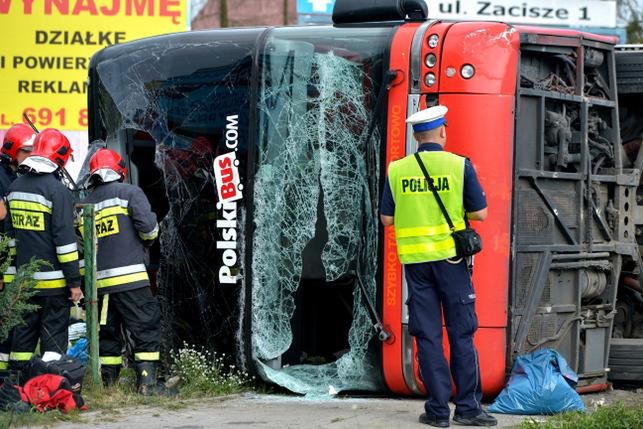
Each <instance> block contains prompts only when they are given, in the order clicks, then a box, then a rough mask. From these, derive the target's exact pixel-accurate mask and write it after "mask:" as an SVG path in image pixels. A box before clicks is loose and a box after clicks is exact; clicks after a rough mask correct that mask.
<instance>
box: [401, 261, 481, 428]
mask: <svg viewBox="0 0 643 429" xmlns="http://www.w3.org/2000/svg"><path fill="white" fill-rule="evenodd" d="M459 261H460V262H459V263H455V264H453V263H450V261H436V262H425V263H421V264H407V265H405V266H404V270H405V274H406V281H407V283H408V289H409V301H408V304H409V332H410V334H411V335H413V336H415V339H416V342H417V347H418V358H419V363H420V373H421V375H422V380H423V382H424V385H425V387H426V389H427V391H428V394H429V399H428V401H426V403H425V409H426V412H427V413H428V414H430V415H433V416H436V417H437V418H440V419H448V418H449V415H450V412H449V398H450V397H451V393H452V390H451V376H453V381H454V382H455V385H456V396H455V399H454V402H455V405H456V410H455V413H456V415H458V416H460V417H466V418H468V417H473V416H476V415H478V414H479V413H480V411H481V407H480V399H481V398H482V388H481V386H480V368H479V365H478V353H477V351H476V349H475V347H474V345H473V334H474V332H475V331H476V329H478V319H477V317H476V314H475V308H474V303H475V293H474V291H473V285H472V284H471V277H470V275H469V272H468V269H467V266H466V263H465V262H464V261H463V260H459ZM443 314H444V321H445V324H446V328H447V333H448V336H449V343H450V346H451V363H450V371H449V364H447V361H446V359H445V357H444V352H443V349H442V315H443Z"/></svg>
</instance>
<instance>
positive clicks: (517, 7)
mask: <svg viewBox="0 0 643 429" xmlns="http://www.w3.org/2000/svg"><path fill="white" fill-rule="evenodd" d="M426 3H427V5H428V6H429V17H430V18H438V19H453V20H460V21H462V20H476V21H502V22H508V23H513V24H537V25H555V26H582V27H616V0H566V1H564V2H555V1H551V0H528V1H521V0H442V1H431V0H426Z"/></svg>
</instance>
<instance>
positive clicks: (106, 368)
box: [100, 365, 121, 387]
mask: <svg viewBox="0 0 643 429" xmlns="http://www.w3.org/2000/svg"><path fill="white" fill-rule="evenodd" d="M120 373H121V366H120V365H101V367H100V375H101V377H102V378H103V386H105V387H109V386H113V385H114V384H116V383H117V382H118V376H119V375H120Z"/></svg>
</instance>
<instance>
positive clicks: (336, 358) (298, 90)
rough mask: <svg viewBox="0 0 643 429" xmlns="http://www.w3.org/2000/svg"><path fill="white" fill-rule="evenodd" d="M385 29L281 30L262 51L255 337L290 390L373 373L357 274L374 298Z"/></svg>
mask: <svg viewBox="0 0 643 429" xmlns="http://www.w3.org/2000/svg"><path fill="white" fill-rule="evenodd" d="M390 31H391V30H390V29H381V28H380V29H366V28H362V29H339V28H330V27H323V28H284V29H276V30H274V31H272V32H271V34H270V37H269V38H268V40H267V42H266V45H265V47H264V53H263V55H262V57H261V88H260V93H259V102H258V106H257V107H258V110H259V118H258V127H259V128H258V134H259V135H258V147H257V151H258V155H257V169H256V173H255V179H254V180H255V184H254V213H253V220H254V224H255V231H254V236H253V239H252V288H251V289H252V348H253V356H254V357H255V359H256V361H257V362H258V364H259V367H260V370H261V371H262V372H263V375H264V377H265V378H268V379H270V380H272V381H274V382H276V383H277V384H280V385H282V386H285V387H287V388H289V389H290V390H293V391H296V392H300V393H306V394H327V393H331V394H332V393H334V392H337V391H341V390H347V389H359V390H373V389H375V388H376V386H377V383H378V372H379V371H378V370H377V369H376V367H375V354H374V353H373V352H372V351H373V350H372V348H369V342H370V340H371V339H372V337H373V330H372V327H371V323H370V319H369V315H368V312H367V307H366V305H365V303H364V297H362V296H361V291H360V289H359V287H357V283H356V282H357V279H358V277H359V278H360V279H361V281H362V282H363V284H364V285H365V289H366V291H367V293H368V294H369V298H370V299H371V300H372V301H375V297H376V278H375V276H376V272H377V260H378V258H377V256H378V255H377V249H378V241H377V239H378V226H377V219H376V207H374V205H373V202H374V201H377V197H378V193H379V192H378V189H377V184H378V183H379V174H380V171H379V166H380V149H381V141H380V135H381V134H380V130H379V129H378V128H377V129H376V131H375V133H374V135H373V137H372V138H371V139H370V141H368V142H366V141H365V139H366V133H367V129H368V128H369V122H370V121H371V120H372V119H373V108H374V106H375V102H376V99H377V93H378V91H379V86H380V83H381V77H382V73H383V59H384V58H383V52H384V50H385V46H386V42H387V38H388V35H389V33H390ZM377 123H378V124H379V121H378V122H377ZM310 337H313V338H310ZM328 337H333V338H332V339H331V338H328Z"/></svg>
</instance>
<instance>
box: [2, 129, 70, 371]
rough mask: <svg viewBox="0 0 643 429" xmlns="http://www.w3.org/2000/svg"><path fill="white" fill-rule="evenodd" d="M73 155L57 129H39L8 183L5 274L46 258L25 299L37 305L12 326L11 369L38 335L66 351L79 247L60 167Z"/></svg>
mask: <svg viewBox="0 0 643 429" xmlns="http://www.w3.org/2000/svg"><path fill="white" fill-rule="evenodd" d="M71 154H72V148H71V145H70V144H69V140H67V138H66V137H65V136H64V135H63V134H62V133H61V132H60V131H58V130H55V129H52V128H49V129H45V130H43V131H42V132H41V133H39V134H38V135H37V136H36V138H35V140H34V144H33V151H32V152H31V155H30V156H28V157H27V158H26V159H25V160H24V161H23V162H22V163H21V164H20V165H19V166H18V172H20V173H21V175H20V176H19V177H18V178H17V179H16V180H15V181H14V182H13V183H12V184H11V185H10V186H9V193H8V195H7V197H6V198H7V203H8V204H7V208H8V221H7V222H6V224H5V226H6V228H7V234H8V235H9V237H11V238H12V239H13V242H12V243H10V247H9V250H10V252H14V251H15V255H16V256H15V261H14V262H15V263H14V264H13V266H11V267H9V269H8V270H7V271H6V272H5V274H4V282H5V283H8V282H10V281H12V280H13V277H14V275H15V274H16V267H18V266H21V265H23V264H27V263H29V262H30V261H31V260H32V259H35V260H41V261H43V262H44V264H43V265H41V266H40V267H39V271H38V272H36V273H35V274H34V280H36V284H35V286H34V287H35V289H36V291H37V293H36V295H35V296H33V297H32V298H30V300H29V302H30V303H32V304H36V305H38V306H39V308H38V310H36V311H34V312H31V313H28V314H27V315H25V316H24V318H23V319H24V322H25V323H24V324H23V325H19V326H17V327H16V328H15V329H14V333H13V340H12V343H11V354H10V358H9V359H10V368H12V369H14V370H21V369H23V368H24V366H25V365H26V363H27V362H28V361H29V359H31V357H32V355H33V354H34V351H35V349H36V345H37V344H38V340H39V339H40V351H41V353H42V354H44V353H46V352H55V353H58V354H64V353H65V352H66V351H67V326H68V325H69V316H70V314H69V313H70V312H69V309H70V306H71V303H70V301H72V302H78V301H79V300H80V299H81V298H82V292H81V289H80V273H79V268H78V248H77V245H76V235H75V233H74V226H73V219H74V217H73V216H74V214H73V210H74V203H73V199H72V195H71V193H70V192H69V190H68V189H67V188H66V187H65V185H63V184H62V183H61V181H60V176H59V170H60V169H62V168H64V166H65V164H66V163H67V161H68V160H69V158H70V156H71Z"/></svg>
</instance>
